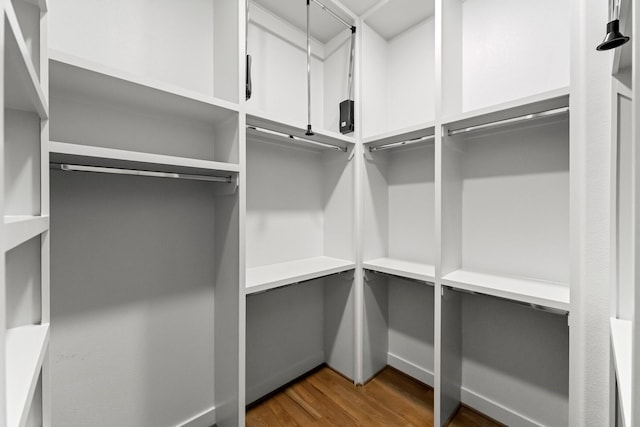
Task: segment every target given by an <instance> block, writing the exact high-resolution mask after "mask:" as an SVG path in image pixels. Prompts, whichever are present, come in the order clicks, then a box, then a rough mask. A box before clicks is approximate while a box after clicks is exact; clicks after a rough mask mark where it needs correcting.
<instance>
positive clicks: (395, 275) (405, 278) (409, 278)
mask: <svg viewBox="0 0 640 427" xmlns="http://www.w3.org/2000/svg"><path fill="white" fill-rule="evenodd" d="M364 269H365V270H367V271H370V272H371V273H373V274H377V275H379V276H385V277H392V278H394V279H400V280H407V281H409V282H415V283H419V284H421V285H429V286H434V283H433V282H430V281H428V280H420V279H414V278H413V277H406V276H401V275H399V274H391V273H383V272H382V271H378V270H372V269H371V268H369V267H365V268H364Z"/></svg>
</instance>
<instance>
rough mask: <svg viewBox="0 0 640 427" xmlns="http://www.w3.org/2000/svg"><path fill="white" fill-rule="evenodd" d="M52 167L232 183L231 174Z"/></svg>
mask: <svg viewBox="0 0 640 427" xmlns="http://www.w3.org/2000/svg"><path fill="white" fill-rule="evenodd" d="M50 168H51V169H59V170H62V171H65V172H94V173H110V174H116V175H132V176H148V177H153V178H174V179H189V180H193V181H209V182H223V183H226V184H229V183H231V177H230V176H209V175H192V174H186V173H175V172H155V171H145V170H137V169H122V168H111V167H104V166H84V165H72V164H67V163H62V164H61V163H51V164H50Z"/></svg>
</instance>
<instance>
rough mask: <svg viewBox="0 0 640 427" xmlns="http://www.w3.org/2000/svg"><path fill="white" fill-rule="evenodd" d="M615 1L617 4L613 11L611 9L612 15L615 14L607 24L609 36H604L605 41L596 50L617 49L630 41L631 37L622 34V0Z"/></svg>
mask: <svg viewBox="0 0 640 427" xmlns="http://www.w3.org/2000/svg"><path fill="white" fill-rule="evenodd" d="M613 1H614V2H616V3H617V4H616V5H615V6H614V7H613V10H612V9H611V7H610V8H609V11H610V13H611V12H613V13H612V15H613V16H612V17H611V18H612V19H611V21H609V23H608V24H607V35H606V36H604V40H603V41H602V43H600V44H599V45H598V47H596V50H609V49H615V48H617V47H619V46H622V45H623V44H625V43H626V42H628V41H629V37H627V36H625V35H623V34H622V33H621V32H620V3H619V2H620V0H617V1H616V0H613Z"/></svg>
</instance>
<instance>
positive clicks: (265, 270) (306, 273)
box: [246, 256, 356, 295]
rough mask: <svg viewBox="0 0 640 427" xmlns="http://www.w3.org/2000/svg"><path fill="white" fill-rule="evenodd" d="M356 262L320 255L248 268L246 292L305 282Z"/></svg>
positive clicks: (341, 270) (343, 269)
mask: <svg viewBox="0 0 640 427" xmlns="http://www.w3.org/2000/svg"><path fill="white" fill-rule="evenodd" d="M355 265H356V264H355V263H354V262H352V261H347V260H343V259H338V258H331V257H327V256H319V257H314V258H306V259H301V260H296V261H289V262H283V263H279V264H271V265H265V266H261V267H254V268H249V269H247V285H246V294H247V295H249V294H254V293H256V292H263V291H266V290H269V289H274V288H277V287H280V286H286V285H291V284H293V283H299V282H304V281H307V280H311V279H317V278H319V277H323V276H328V275H330V274H335V273H341V272H343V271H348V270H351V269H353V268H355Z"/></svg>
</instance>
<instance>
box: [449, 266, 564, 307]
mask: <svg viewBox="0 0 640 427" xmlns="http://www.w3.org/2000/svg"><path fill="white" fill-rule="evenodd" d="M442 283H443V284H444V285H446V286H450V287H452V288H454V289H462V290H467V291H471V292H476V293H480V294H483V295H489V296H494V297H499V298H504V299H508V300H512V301H516V302H521V303H525V304H533V305H534V306H540V307H547V308H552V309H557V310H562V311H567V312H568V311H569V284H567V283H553V282H544V281H541V280H535V279H528V278H523V277H509V276H498V275H494V274H485V273H478V272H475V271H467V270H458V271H454V272H452V273H449V274H447V275H446V276H444V277H443V278H442Z"/></svg>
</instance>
